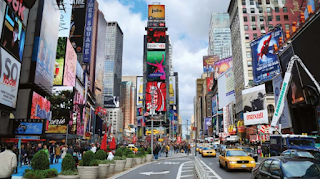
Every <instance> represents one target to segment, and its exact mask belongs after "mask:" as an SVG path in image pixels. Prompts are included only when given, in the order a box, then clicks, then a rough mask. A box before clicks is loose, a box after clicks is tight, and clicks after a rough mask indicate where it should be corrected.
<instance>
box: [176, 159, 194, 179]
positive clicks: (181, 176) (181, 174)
mask: <svg viewBox="0 0 320 179" xmlns="http://www.w3.org/2000/svg"><path fill="white" fill-rule="evenodd" d="M194 178H196V177H195V175H194V161H188V162H184V163H183V164H181V166H180V168H179V171H178V174H177V178H176V179H194Z"/></svg>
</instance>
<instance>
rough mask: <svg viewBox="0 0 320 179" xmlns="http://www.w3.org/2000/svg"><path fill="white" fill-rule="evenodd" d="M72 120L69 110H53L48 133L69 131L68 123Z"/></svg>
mask: <svg viewBox="0 0 320 179" xmlns="http://www.w3.org/2000/svg"><path fill="white" fill-rule="evenodd" d="M69 120H70V111H69V110H65V109H64V110H53V111H52V119H51V120H50V122H49V126H48V130H47V131H46V133H60V134H63V133H64V134H65V133H67V124H68V122H69Z"/></svg>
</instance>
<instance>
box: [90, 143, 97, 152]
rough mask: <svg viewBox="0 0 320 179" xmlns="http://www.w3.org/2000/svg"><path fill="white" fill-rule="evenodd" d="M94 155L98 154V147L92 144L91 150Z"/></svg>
mask: <svg viewBox="0 0 320 179" xmlns="http://www.w3.org/2000/svg"><path fill="white" fill-rule="evenodd" d="M90 150H91V151H92V152H93V153H96V152H97V147H96V145H94V144H92V147H91V149H90Z"/></svg>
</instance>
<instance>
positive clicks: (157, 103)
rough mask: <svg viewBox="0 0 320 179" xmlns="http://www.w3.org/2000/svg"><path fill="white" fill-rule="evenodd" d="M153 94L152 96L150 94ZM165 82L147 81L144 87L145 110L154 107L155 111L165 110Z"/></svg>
mask: <svg viewBox="0 0 320 179" xmlns="http://www.w3.org/2000/svg"><path fill="white" fill-rule="evenodd" d="M151 94H153V96H152V95H151ZM166 98H167V92H166V83H163V82H148V83H147V87H146V110H147V111H148V112H149V111H150V109H154V110H155V111H157V112H162V111H167V108H166Z"/></svg>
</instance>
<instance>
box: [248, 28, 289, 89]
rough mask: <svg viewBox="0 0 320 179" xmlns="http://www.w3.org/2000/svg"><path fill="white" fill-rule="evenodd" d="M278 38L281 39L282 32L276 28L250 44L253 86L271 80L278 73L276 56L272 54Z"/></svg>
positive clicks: (278, 67)
mask: <svg viewBox="0 0 320 179" xmlns="http://www.w3.org/2000/svg"><path fill="white" fill-rule="evenodd" d="M280 37H282V38H283V31H282V28H281V27H278V28H276V29H275V30H273V31H271V32H268V33H267V34H266V35H264V36H262V37H260V38H258V39H256V40H254V41H252V42H251V44H250V46H251V53H252V69H253V71H252V72H253V83H254V84H259V83H262V82H265V81H268V80H272V78H273V77H275V76H276V75H277V74H279V73H280V65H279V61H278V58H277V54H274V47H275V46H277V47H279V38H280ZM283 39H284V38H283Z"/></svg>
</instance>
